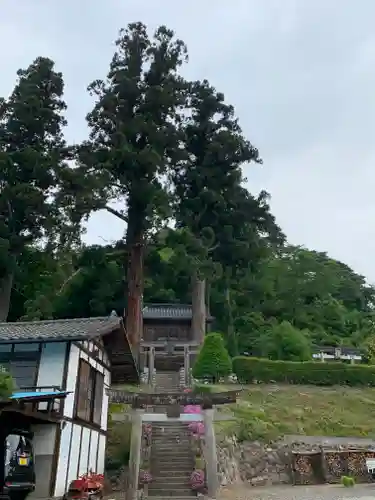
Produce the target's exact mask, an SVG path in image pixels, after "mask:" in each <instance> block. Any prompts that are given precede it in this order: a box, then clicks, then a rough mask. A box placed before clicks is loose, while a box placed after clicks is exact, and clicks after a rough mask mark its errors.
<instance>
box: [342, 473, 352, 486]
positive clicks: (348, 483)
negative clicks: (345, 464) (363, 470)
mask: <svg viewBox="0 0 375 500" xmlns="http://www.w3.org/2000/svg"><path fill="white" fill-rule="evenodd" d="M341 484H342V485H343V486H345V488H352V487H353V486H354V485H355V481H354V477H350V476H342V478H341Z"/></svg>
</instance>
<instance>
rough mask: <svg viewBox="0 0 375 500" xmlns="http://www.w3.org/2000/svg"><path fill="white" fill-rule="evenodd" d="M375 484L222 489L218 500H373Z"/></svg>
mask: <svg viewBox="0 0 375 500" xmlns="http://www.w3.org/2000/svg"><path fill="white" fill-rule="evenodd" d="M374 498H375V484H364V485H356V486H354V488H344V487H343V486H341V485H321V486H274V487H262V488H239V487H228V488H222V490H221V492H220V495H219V496H218V500H341V499H347V500H374Z"/></svg>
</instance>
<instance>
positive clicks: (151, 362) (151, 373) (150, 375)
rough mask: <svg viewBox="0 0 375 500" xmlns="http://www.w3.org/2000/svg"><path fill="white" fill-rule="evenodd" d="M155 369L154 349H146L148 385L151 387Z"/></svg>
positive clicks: (151, 347)
mask: <svg viewBox="0 0 375 500" xmlns="http://www.w3.org/2000/svg"><path fill="white" fill-rule="evenodd" d="M154 367H155V347H153V346H150V347H149V348H148V383H149V384H150V385H151V386H152V381H153V377H154Z"/></svg>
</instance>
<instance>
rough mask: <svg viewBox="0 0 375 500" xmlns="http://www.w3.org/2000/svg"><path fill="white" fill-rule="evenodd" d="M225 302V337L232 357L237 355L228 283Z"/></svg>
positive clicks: (227, 284)
mask: <svg viewBox="0 0 375 500" xmlns="http://www.w3.org/2000/svg"><path fill="white" fill-rule="evenodd" d="M225 303H226V308H227V321H228V328H227V338H228V351H229V354H230V355H231V356H232V357H234V356H238V345H237V344H238V343H237V335H236V332H235V331H234V319H233V308H232V298H231V293H230V284H229V283H228V282H227V283H226V288H225Z"/></svg>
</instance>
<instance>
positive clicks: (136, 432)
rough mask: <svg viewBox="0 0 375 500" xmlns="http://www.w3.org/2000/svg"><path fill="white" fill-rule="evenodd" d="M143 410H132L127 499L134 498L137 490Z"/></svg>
mask: <svg viewBox="0 0 375 500" xmlns="http://www.w3.org/2000/svg"><path fill="white" fill-rule="evenodd" d="M143 413H144V410H143V409H142V410H140V409H134V410H132V431H131V439H130V453H129V486H128V494H127V500H135V499H136V498H137V490H138V476H139V468H140V466H141V446H142V415H143Z"/></svg>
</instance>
